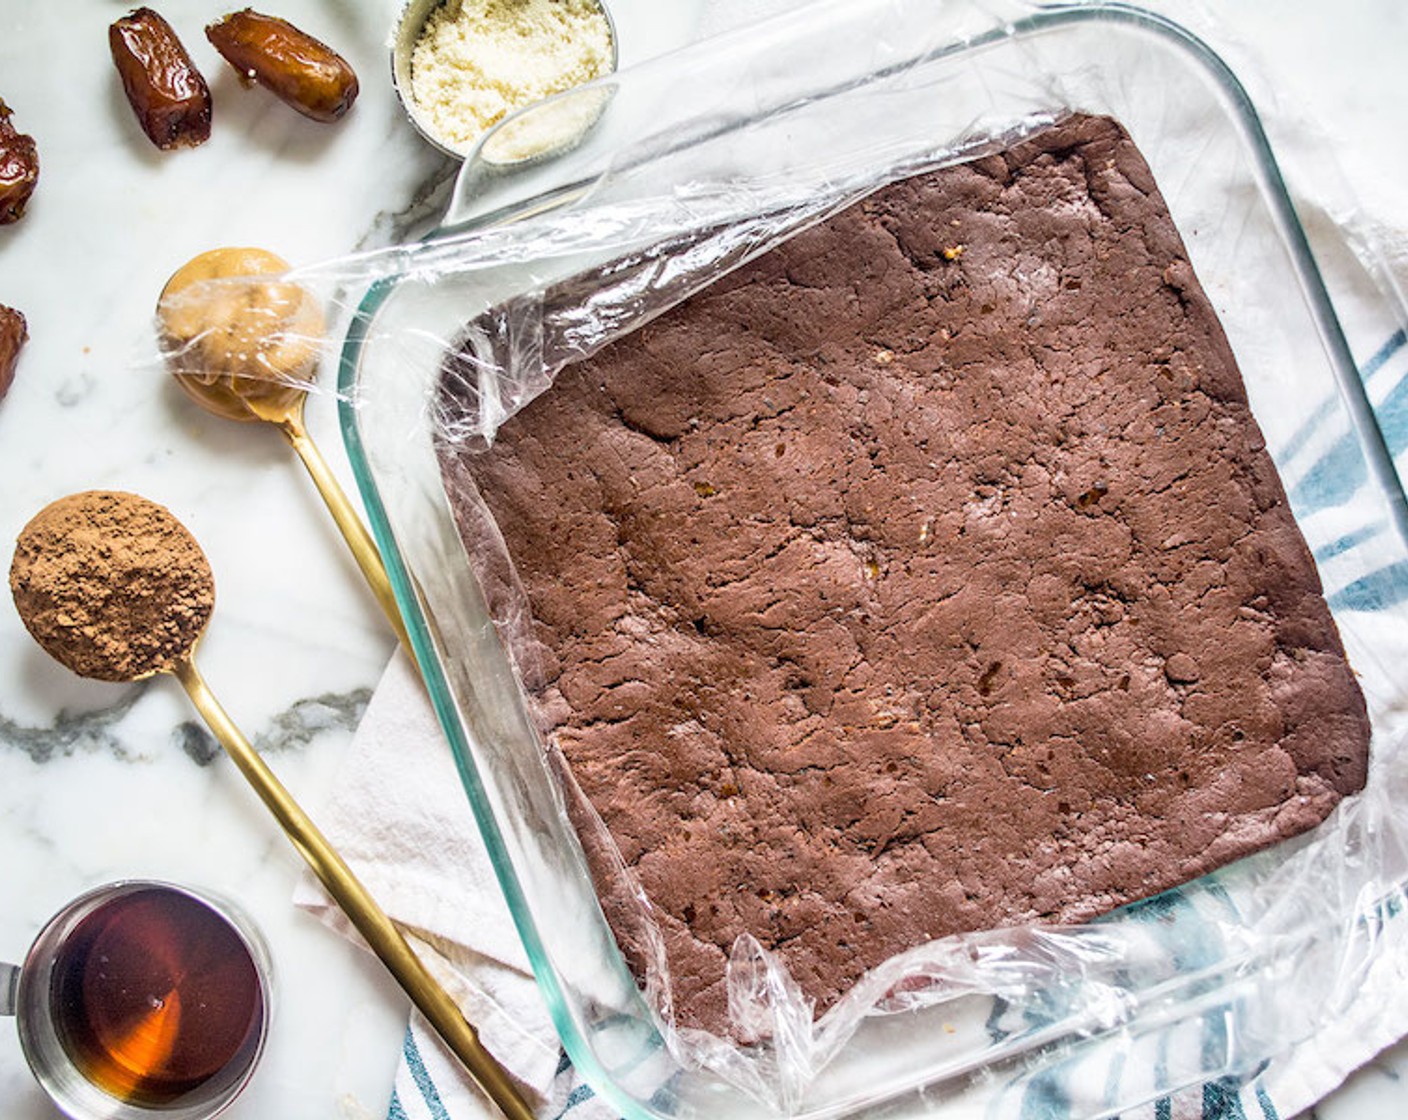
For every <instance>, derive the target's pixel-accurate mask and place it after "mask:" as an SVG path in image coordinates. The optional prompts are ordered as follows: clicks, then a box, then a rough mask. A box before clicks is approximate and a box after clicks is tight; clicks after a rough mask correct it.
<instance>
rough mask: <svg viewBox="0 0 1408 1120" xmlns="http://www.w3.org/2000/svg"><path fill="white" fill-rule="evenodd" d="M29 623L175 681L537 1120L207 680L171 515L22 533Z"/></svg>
mask: <svg viewBox="0 0 1408 1120" xmlns="http://www.w3.org/2000/svg"><path fill="white" fill-rule="evenodd" d="M10 590H11V592H12V593H13V595H14V599H15V606H16V607H17V608H18V609H19V614H20V618H21V619H23V621H24V624H25V627H26V628H27V629H28V630H29V632H30V633H31V634H32V635H33V636H34V638H35V640H36V641H37V642H38V643H39V644H40V645H41V646H43V647H44V649H45V650H46V651H47V652H48V653H49V654H50V655H51V656H52V657H54V658H55V659H56V660H57V661H59V662H61V663H62V664H64V665H66V666H68V668H70V669H72V670H73V671H74V672H76V673H78V674H79V675H81V676H85V677H92V678H94V679H97V680H105V681H139V680H144V679H146V678H147V677H151V676H153V675H155V674H157V673H170V674H171V675H172V676H174V677H175V678H176V679H177V680H178V681H180V682H181V686H182V687H183V688H184V689H185V690H186V694H187V695H188V696H189V697H190V698H191V703H192V704H193V705H194V706H195V709H196V711H197V712H199V713H200V715H201V717H202V718H203V719H204V720H205V722H206V724H207V725H208V726H209V727H210V730H211V731H212V732H213V733H214V735H215V738H216V739H217V740H219V742H220V744H221V745H222V746H223V747H224V748H225V750H226V752H227V753H228V754H229V756H230V758H231V759H233V760H234V763H235V766H236V767H238V769H239V771H240V773H242V774H243V775H244V776H245V778H246V779H247V780H248V781H249V784H250V785H251V786H253V787H254V791H255V792H256V793H257V794H258V795H259V798H260V800H262V801H263V802H264V804H265V805H266V806H267V807H268V809H269V811H270V812H271V813H273V815H274V818H275V819H276V820H277V821H278V822H279V825H280V827H282V828H283V830H284V832H285V833H286V834H287V836H288V838H289V840H291V841H292V842H293V846H294V847H295V848H297V849H298V852H299V854H300V855H301V856H302V857H303V858H304V860H305V861H306V862H307V864H308V866H309V867H310V868H312V870H313V873H314V874H315V875H317V877H318V879H319V881H321V882H322V884H323V886H324V887H325V888H326V889H327V892H328V894H330V895H331V896H332V898H333V899H334V900H335V901H336V902H337V904H338V906H340V907H341V908H342V910H343V912H344V913H345V914H346V915H347V916H348V918H349V919H350V920H351V922H352V924H353V926H355V927H356V929H357V932H359V933H360V934H361V935H362V937H363V938H364V939H365V940H366V942H367V944H368V945H369V946H370V947H371V949H372V952H374V953H375V954H376V955H377V956H378V957H379V958H380V959H381V962H382V963H383V964H384V965H385V966H386V967H387V969H388V970H389V971H390V973H391V975H392V976H393V977H395V979H396V982H397V983H398V984H400V986H401V988H402V989H403V990H404V991H405V992H406V994H407V995H408V996H410V998H411V1002H412V1003H414V1004H415V1006H416V1007H417V1008H418V1009H419V1010H420V1012H421V1014H423V1015H424V1016H425V1018H426V1019H427V1020H428V1021H429V1022H430V1024H431V1026H432V1027H434V1028H435V1031H436V1033H437V1034H439V1035H440V1037H441V1038H442V1039H443V1040H444V1042H445V1044H446V1046H448V1047H449V1048H450V1050H451V1051H452V1052H453V1053H454V1055H455V1056H456V1057H457V1058H458V1059H459V1060H460V1061H461V1062H462V1063H463V1064H464V1067H465V1069H467V1070H468V1071H469V1073H470V1075H471V1076H472V1077H473V1078H474V1080H475V1081H476V1082H477V1083H478V1084H479V1087H480V1088H481V1089H483V1090H484V1092H485V1094H486V1095H487V1096H488V1097H489V1098H490V1099H491V1100H492V1101H493V1102H494V1103H495V1104H496V1105H498V1107H499V1108H500V1110H501V1111H502V1112H503V1113H504V1115H505V1116H507V1117H509V1118H510V1120H532V1117H533V1112H532V1110H531V1109H530V1108H529V1107H528V1105H527V1103H526V1102H525V1101H524V1100H523V1098H522V1096H521V1095H520V1094H519V1092H518V1089H517V1088H516V1087H515V1085H514V1084H513V1081H512V1080H511V1079H510V1077H509V1075H508V1073H507V1071H506V1070H505V1069H504V1068H503V1067H502V1066H501V1065H499V1063H498V1062H497V1061H496V1060H495V1059H494V1057H493V1055H491V1054H490V1053H489V1052H488V1051H487V1050H485V1049H484V1046H483V1044H482V1043H481V1042H480V1041H479V1035H478V1033H477V1032H476V1031H475V1029H474V1028H473V1027H472V1026H471V1025H470V1024H469V1022H468V1021H467V1020H466V1019H465V1017H464V1015H463V1014H462V1013H461V1011H460V1009H459V1007H458V1006H457V1005H456V1004H455V1002H454V1001H453V1000H452V999H451V998H450V996H449V994H448V993H447V992H446V991H445V989H444V988H443V987H441V986H440V984H439V982H438V981H436V979H435V978H434V977H433V976H432V975H431V974H430V971H429V970H428V969H427V968H426V967H425V965H424V964H423V963H422V962H421V959H420V958H419V957H418V956H416V954H415V951H414V950H413V949H412V948H411V947H410V945H409V944H408V943H407V942H406V939H405V937H404V936H403V935H402V934H401V931H400V930H399V929H397V927H396V926H395V924H394V923H393V922H392V921H391V919H390V918H389V917H388V916H387V914H386V912H385V911H384V910H382V909H381V907H380V906H379V905H378V904H377V902H376V900H375V899H374V898H373V897H372V896H371V894H370V893H369V892H368V891H367V889H366V888H365V887H364V886H363V885H362V884H361V882H360V881H359V880H358V879H357V877H356V876H355V875H354V874H353V872H352V869H351V868H350V867H348V866H347V864H346V862H345V861H344V860H343V859H342V857H341V856H340V855H339V854H338V853H337V850H336V849H335V848H334V847H333V846H332V845H331V844H330V843H329V842H328V840H327V838H326V837H324V836H323V834H322V833H321V832H320V831H318V828H317V826H316V825H314V823H313V822H312V820H311V819H309V817H308V815H307V814H306V813H305V812H304V811H303V810H302V809H301V808H300V807H299V805H298V803H297V802H296V801H295V800H294V799H293V796H292V795H291V794H290V793H289V792H288V790H287V789H285V788H284V786H283V784H282V783H281V782H280V781H279V779H278V778H277V777H276V776H275V775H274V773H273V771H272V770H270V769H269V767H268V765H267V764H266V763H265V762H264V759H263V758H262V757H260V755H259V754H258V752H256V751H255V749H254V748H253V747H252V746H251V745H250V743H249V740H247V739H246V738H245V737H244V736H243V735H242V734H241V733H240V730H239V728H238V727H236V726H235V723H234V721H233V720H232V719H231V718H230V717H229V715H228V714H227V713H226V711H225V709H224V708H223V707H221V706H220V703H219V701H218V700H216V698H215V696H214V694H213V693H212V692H211V691H210V688H209V687H208V686H207V685H206V683H205V680H204V678H203V677H202V676H201V674H200V671H199V670H198V669H197V668H196V663H195V647H196V643H197V641H198V640H199V639H200V637H201V635H202V634H203V633H204V631H205V627H206V623H207V622H208V621H209V619H210V615H211V612H212V611H213V609H214V605H215V580H214V576H213V575H212V573H211V570H210V563H209V561H208V560H207V559H206V557H205V553H204V552H203V551H202V550H201V547H200V545H199V544H198V543H197V542H196V540H195V538H194V537H193V536H192V535H191V534H190V532H189V531H188V530H187V529H186V527H185V526H184V525H182V524H181V522H180V521H178V520H177V519H176V517H175V516H174V515H173V514H172V513H171V512H170V511H169V510H167V509H166V508H165V507H164V506H160V505H157V504H156V503H155V502H151V501H148V500H147V499H145V498H141V497H138V496H137V495H135V494H127V493H122V492H120V491H101V490H90V491H85V492H83V493H79V494H73V495H70V496H69V497H67V498H60V499H59V500H58V501H56V502H53V503H51V504H50V505H48V506H46V507H45V508H44V509H43V510H41V511H40V512H39V513H38V514H37V515H35V517H34V518H33V519H32V520H31V521H30V522H29V524H28V525H26V526H25V527H24V529H23V530H22V531H21V533H20V537H19V540H18V541H17V543H16V546H15V556H14V561H13V562H12V564H11V566H10Z"/></svg>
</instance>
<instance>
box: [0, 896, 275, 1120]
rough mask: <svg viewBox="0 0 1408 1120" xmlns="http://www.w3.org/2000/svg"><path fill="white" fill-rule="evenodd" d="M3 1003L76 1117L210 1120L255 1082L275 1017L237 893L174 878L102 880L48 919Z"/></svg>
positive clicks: (264, 959) (257, 944) (12, 972)
mask: <svg viewBox="0 0 1408 1120" xmlns="http://www.w3.org/2000/svg"><path fill="white" fill-rule="evenodd" d="M0 968H3V970H4V971H3V973H0V1010H3V1011H4V1012H5V1013H7V1014H13V1015H14V1016H15V1017H16V1020H17V1022H18V1024H19V1035H20V1044H21V1046H22V1047H23V1049H24V1054H25V1059H26V1060H27V1061H28V1063H29V1066H30V1069H32V1070H33V1071H34V1075H35V1077H36V1078H37V1079H38V1081H39V1083H40V1085H41V1086H43V1088H44V1091H45V1092H46V1093H48V1094H49V1097H50V1098H51V1099H52V1100H53V1102H54V1103H55V1104H56V1105H57V1106H58V1107H59V1109H60V1110H62V1111H63V1112H64V1114H65V1115H67V1116H70V1117H73V1118H74V1120H99V1118H101V1120H150V1118H152V1117H156V1116H161V1117H162V1118H163V1120H208V1118H209V1117H213V1116H215V1115H217V1114H218V1113H220V1112H222V1111H223V1110H224V1109H225V1108H226V1106H228V1105H229V1104H230V1103H231V1102H232V1101H234V1099H235V1098H236V1097H237V1096H239V1094H240V1092H241V1090H242V1089H243V1088H244V1087H245V1085H246V1084H247V1083H248V1081H249V1079H250V1077H251V1075H252V1074H253V1073H254V1068H255V1066H256V1064H257V1063H258V1061H259V1056H260V1054H261V1052H262V1051H263V1049H264V1040H265V1037H266V1034H267V1031H268V1023H269V994H270V993H269V955H268V950H267V948H266V947H265V945H264V941H263V939H262V937H261V936H260V935H259V933H258V931H257V930H256V929H255V928H254V926H253V925H252V924H251V923H250V922H249V919H248V918H247V917H245V916H244V914H243V913H241V912H240V911H239V909H238V908H237V907H234V906H232V905H231V904H230V903H228V902H226V901H223V900H221V899H217V898H215V897H213V896H211V895H208V894H206V893H205V892H203V891H198V890H193V889H191V888H188V887H178V886H175V885H173V884H170V883H162V882H154V881H146V880H131V881H125V882H120V883H112V884H108V885H106V886H102V887H98V888H96V889H94V890H92V891H89V892H88V893H87V894H84V895H82V896H81V897H79V898H77V899H75V900H74V901H73V902H71V903H69V904H68V905H67V906H66V907H64V909H63V910H61V911H60V912H59V913H58V914H56V915H55V916H54V917H53V918H51V919H50V921H49V923H48V924H47V925H46V926H45V927H44V929H43V930H41V931H40V933H39V936H38V937H37V938H36V939H35V941H34V944H33V945H32V946H31V947H30V950H29V953H28V954H27V955H26V957H25V961H24V964H23V965H21V966H19V967H18V968H17V967H15V966H13V965H4V966H0Z"/></svg>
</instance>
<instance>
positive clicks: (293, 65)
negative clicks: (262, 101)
mask: <svg viewBox="0 0 1408 1120" xmlns="http://www.w3.org/2000/svg"><path fill="white" fill-rule="evenodd" d="M205 37H206V38H207V39H209V40H210V42H211V44H212V45H213V46H214V47H215V49H216V50H217V51H219V52H220V54H221V56H222V57H223V58H224V59H225V61H226V62H228V63H229V64H230V65H231V66H233V67H234V68H235V69H236V70H237V71H239V73H240V75H241V76H242V77H243V78H244V79H245V80H246V81H250V82H255V83H257V84H259V85H261V86H263V87H264V88H265V89H267V90H268V91H269V92H270V93H272V94H273V95H274V96H275V97H277V98H278V99H279V100H280V101H282V102H284V103H285V104H286V105H289V106H291V107H292V108H294V109H296V110H298V112H300V113H302V114H303V115H304V116H305V117H309V118H311V119H312V120H315V121H322V122H323V123H330V122H332V121H335V120H338V119H339V118H341V117H342V116H343V114H345V113H346V112H347V110H348V109H350V108H352V102H353V101H355V100H356V99H357V89H358V86H357V75H356V73H355V72H354V71H353V70H352V67H351V66H350V65H349V64H348V62H347V60H346V59H344V58H343V57H342V56H341V55H340V54H338V53H337V52H336V51H334V50H333V49H332V48H331V47H329V46H328V45H327V44H326V43H323V42H321V41H320V40H318V39H315V38H313V36H311V35H309V34H307V33H306V32H303V31H300V30H299V29H298V28H296V27H294V26H293V24H291V23H289V22H288V21H287V20H283V19H279V18H278V17H277V16H266V15H262V14H260V13H259V12H256V11H253V10H251V9H249V8H245V9H244V10H243V11H240V12H231V13H230V14H229V15H227V16H226V17H225V18H224V19H222V20H220V21H219V22H217V23H212V24H210V25H209V26H208V27H207V28H206V29H205Z"/></svg>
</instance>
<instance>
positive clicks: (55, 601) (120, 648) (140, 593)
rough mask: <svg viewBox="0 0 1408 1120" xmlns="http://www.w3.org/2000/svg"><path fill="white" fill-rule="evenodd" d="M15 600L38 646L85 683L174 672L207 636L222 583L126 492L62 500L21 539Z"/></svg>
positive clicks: (182, 538)
mask: <svg viewBox="0 0 1408 1120" xmlns="http://www.w3.org/2000/svg"><path fill="white" fill-rule="evenodd" d="M10 591H11V592H12V594H13V595H14V597H15V606H16V607H17V608H18V610H19V613H20V618H21V619H23V620H24V624H25V626H26V627H27V628H28V630H29V632H30V633H31V634H32V635H34V639H35V640H36V641H37V642H38V643H39V644H40V645H41V646H43V647H44V649H45V650H46V651H48V653H49V654H50V655H51V656H53V657H54V659H55V660H57V661H59V662H61V663H62V664H63V665H66V666H67V667H68V668H70V669H72V670H73V671H74V672H75V673H77V674H78V675H79V676H83V677H92V678H94V679H95V680H102V681H132V680H138V679H140V678H142V677H147V676H151V675H152V674H153V673H161V672H169V671H170V670H171V669H172V668H174V667H175V664H176V662H177V661H178V660H179V659H180V658H181V657H182V656H183V655H184V654H185V653H186V652H187V651H189V650H190V648H191V646H192V645H193V644H194V643H195V640H196V639H197V638H198V637H199V636H200V634H201V631H202V630H204V629H205V624H206V622H207V621H208V620H209V618H210V612H211V610H212V609H213V608H214V606H215V581H214V578H213V576H212V575H211V571H210V564H209V562H208V561H207V560H206V558H205V553H204V552H202V551H201V548H200V545H199V544H197V543H196V540H195V538H194V537H192V536H191V534H190V532H189V531H188V530H187V529H186V527H185V526H184V525H182V524H181V522H180V521H178V520H177V519H176V518H175V516H173V515H172V513H171V512H170V511H169V510H168V509H166V508H165V507H164V506H160V505H157V504H156V503H155V502H151V501H148V500H147V499H145V498H141V497H138V496H137V495H136V494H127V493H123V492H121V491H108V490H89V491H85V492H83V493H79V494H71V495H69V496H68V497H66V498H60V499H59V500H58V501H56V502H53V503H51V504H50V505H48V506H46V507H45V508H44V509H42V510H41V511H40V512H39V513H38V514H36V515H35V517H34V518H33V519H32V520H31V521H30V522H29V524H28V525H26V526H25V527H24V529H23V530H22V531H21V533H20V536H19V540H18V541H17V542H16V546H15V557H14V561H13V563H12V564H11V565H10Z"/></svg>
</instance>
